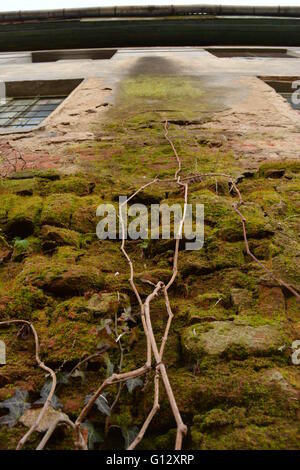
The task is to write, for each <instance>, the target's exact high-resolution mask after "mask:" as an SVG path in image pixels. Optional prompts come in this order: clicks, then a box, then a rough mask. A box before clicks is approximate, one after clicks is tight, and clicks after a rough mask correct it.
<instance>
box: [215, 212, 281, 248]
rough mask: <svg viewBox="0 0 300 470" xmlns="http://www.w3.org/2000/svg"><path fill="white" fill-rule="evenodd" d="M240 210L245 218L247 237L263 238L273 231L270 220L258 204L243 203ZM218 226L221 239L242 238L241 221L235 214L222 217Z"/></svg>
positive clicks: (233, 239)
mask: <svg viewBox="0 0 300 470" xmlns="http://www.w3.org/2000/svg"><path fill="white" fill-rule="evenodd" d="M241 211H242V214H243V216H244V217H245V218H246V228H247V236H248V238H264V237H267V236H270V235H272V234H273V233H274V230H273V228H272V226H271V224H270V221H269V220H268V218H267V217H265V216H264V214H263V212H262V210H261V209H260V208H259V207H258V206H254V205H244V206H243V207H242V210H241ZM218 227H219V235H220V237H221V238H222V239H223V240H226V241H238V240H243V229H242V222H241V219H240V217H239V216H238V215H237V214H235V213H234V214H232V215H230V216H226V217H224V218H222V219H221V220H220V221H219V222H218Z"/></svg>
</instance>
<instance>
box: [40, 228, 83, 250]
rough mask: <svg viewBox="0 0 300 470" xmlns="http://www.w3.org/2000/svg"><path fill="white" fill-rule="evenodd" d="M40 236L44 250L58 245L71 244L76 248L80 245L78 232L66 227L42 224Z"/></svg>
mask: <svg viewBox="0 0 300 470" xmlns="http://www.w3.org/2000/svg"><path fill="white" fill-rule="evenodd" d="M41 238H42V239H43V249H44V250H45V251H51V250H53V249H55V248H56V247H57V246H60V245H71V246H75V247H76V248H79V246H80V234H79V233H78V232H75V231H74V230H69V229H66V228H59V227H51V226H49V225H44V226H43V227H42V230H41Z"/></svg>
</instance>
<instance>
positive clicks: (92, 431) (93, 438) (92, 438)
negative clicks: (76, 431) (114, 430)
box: [82, 420, 103, 450]
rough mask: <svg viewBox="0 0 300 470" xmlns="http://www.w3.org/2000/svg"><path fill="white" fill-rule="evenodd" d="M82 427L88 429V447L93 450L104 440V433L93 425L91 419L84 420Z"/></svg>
mask: <svg viewBox="0 0 300 470" xmlns="http://www.w3.org/2000/svg"><path fill="white" fill-rule="evenodd" d="M82 427H84V428H86V429H87V430H88V442H87V446H88V449H90V450H92V449H94V447H95V444H99V443H101V442H103V437H102V434H101V433H100V432H99V431H97V430H96V428H95V426H94V425H93V423H91V421H88V420H87V421H84V423H83V424H82Z"/></svg>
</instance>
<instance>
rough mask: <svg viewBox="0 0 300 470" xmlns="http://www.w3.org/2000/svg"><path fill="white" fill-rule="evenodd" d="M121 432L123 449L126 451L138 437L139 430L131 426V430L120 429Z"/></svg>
mask: <svg viewBox="0 0 300 470" xmlns="http://www.w3.org/2000/svg"><path fill="white" fill-rule="evenodd" d="M121 431H122V436H123V438H124V441H125V449H127V448H128V447H129V446H130V444H131V443H132V442H133V441H134V439H135V438H136V436H137V435H138V433H139V429H138V427H137V426H133V428H125V427H122V428H121Z"/></svg>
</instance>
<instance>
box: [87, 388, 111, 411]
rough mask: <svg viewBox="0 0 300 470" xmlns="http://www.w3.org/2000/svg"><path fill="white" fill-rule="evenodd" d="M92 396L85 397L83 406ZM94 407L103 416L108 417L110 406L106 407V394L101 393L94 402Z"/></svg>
mask: <svg viewBox="0 0 300 470" xmlns="http://www.w3.org/2000/svg"><path fill="white" fill-rule="evenodd" d="M92 396H93V395H92V394H90V395H87V396H86V397H85V400H84V404H85V405H86V404H87V403H88V402H89V401H90V399H91V398H92ZM95 405H96V406H97V408H98V410H99V411H100V412H101V413H103V414H105V415H106V416H110V412H111V411H110V406H109V405H108V402H107V400H106V393H103V394H102V395H100V396H99V397H98V398H97V400H96V401H95Z"/></svg>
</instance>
